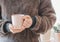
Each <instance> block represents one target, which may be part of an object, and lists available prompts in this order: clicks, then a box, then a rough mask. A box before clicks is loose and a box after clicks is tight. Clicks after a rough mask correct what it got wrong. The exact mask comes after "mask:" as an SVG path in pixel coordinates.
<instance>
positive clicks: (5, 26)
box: [3, 21, 12, 33]
mask: <svg viewBox="0 0 60 42" xmlns="http://www.w3.org/2000/svg"><path fill="white" fill-rule="evenodd" d="M9 24H12V22H11V21H7V22H5V24H4V26H3V30H4V32H5V33H7V32H10V30H9Z"/></svg>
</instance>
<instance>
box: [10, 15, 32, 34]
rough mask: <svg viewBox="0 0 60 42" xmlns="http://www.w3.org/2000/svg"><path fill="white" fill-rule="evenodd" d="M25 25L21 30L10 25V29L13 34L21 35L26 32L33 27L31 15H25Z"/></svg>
mask: <svg viewBox="0 0 60 42" xmlns="http://www.w3.org/2000/svg"><path fill="white" fill-rule="evenodd" d="M22 20H23V24H22V26H21V27H20V28H18V27H16V26H13V25H12V24H10V25H9V29H10V31H11V32H12V33H19V32H22V31H23V30H25V29H26V28H29V27H30V26H31V25H32V19H31V17H30V16H29V15H25V16H23V18H22Z"/></svg>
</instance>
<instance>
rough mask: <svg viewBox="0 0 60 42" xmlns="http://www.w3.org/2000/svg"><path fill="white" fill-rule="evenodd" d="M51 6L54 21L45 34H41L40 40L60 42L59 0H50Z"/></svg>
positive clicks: (43, 41)
mask: <svg viewBox="0 0 60 42" xmlns="http://www.w3.org/2000/svg"><path fill="white" fill-rule="evenodd" d="M51 2H52V5H53V8H54V9H55V12H56V17H57V20H56V23H55V25H54V26H53V27H52V29H51V30H49V31H48V32H47V33H45V34H41V41H42V42H60V0H51Z"/></svg>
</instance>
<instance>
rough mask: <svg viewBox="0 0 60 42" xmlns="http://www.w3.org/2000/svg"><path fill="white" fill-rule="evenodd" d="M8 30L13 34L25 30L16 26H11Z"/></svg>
mask: <svg viewBox="0 0 60 42" xmlns="http://www.w3.org/2000/svg"><path fill="white" fill-rule="evenodd" d="M9 29H10V31H11V32H12V33H13V34H15V33H19V32H22V31H23V30H25V28H24V27H23V26H22V27H21V28H17V27H16V26H13V25H12V24H10V25H9Z"/></svg>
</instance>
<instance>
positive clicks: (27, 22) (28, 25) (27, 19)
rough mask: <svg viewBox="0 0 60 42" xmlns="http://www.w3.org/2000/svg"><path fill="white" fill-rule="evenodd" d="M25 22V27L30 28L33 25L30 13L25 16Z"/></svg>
mask: <svg viewBox="0 0 60 42" xmlns="http://www.w3.org/2000/svg"><path fill="white" fill-rule="evenodd" d="M23 19H24V22H23V25H22V26H23V27H25V28H29V27H30V26H31V25H32V18H31V17H30V16H29V15H25V16H23Z"/></svg>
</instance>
